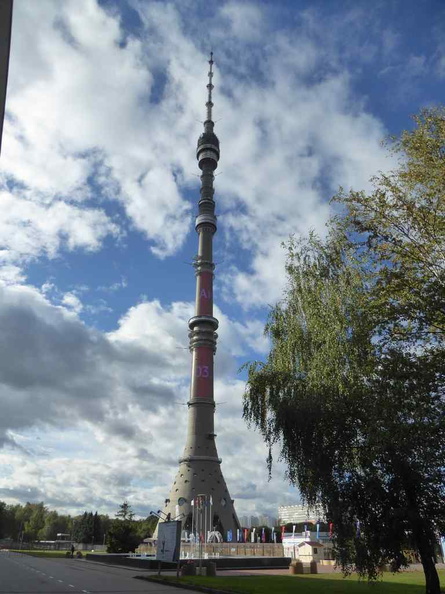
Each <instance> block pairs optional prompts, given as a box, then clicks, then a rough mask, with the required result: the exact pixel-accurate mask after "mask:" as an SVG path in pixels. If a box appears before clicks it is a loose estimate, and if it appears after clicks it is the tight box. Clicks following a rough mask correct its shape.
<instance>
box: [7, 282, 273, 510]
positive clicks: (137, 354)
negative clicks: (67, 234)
mask: <svg viewBox="0 0 445 594" xmlns="http://www.w3.org/2000/svg"><path fill="white" fill-rule="evenodd" d="M73 298H74V299H73ZM75 300H76V296H75V295H74V294H65V296H64V299H63V301H64V303H65V305H67V306H68V308H69V311H67V310H66V309H65V308H64V307H60V306H54V305H51V304H50V303H49V301H48V300H47V299H46V297H44V295H43V294H42V293H40V292H38V291H37V290H36V289H32V288H30V287H23V286H15V287H4V288H2V289H0V355H1V357H0V390H1V393H2V417H1V421H0V439H1V441H2V443H3V445H4V447H5V448H6V449H5V450H4V453H3V454H1V455H0V465H2V464H5V465H7V466H8V465H9V466H8V468H9V470H8V472H5V473H2V478H0V498H1V499H4V500H7V501H13V500H17V499H19V500H20V499H21V500H23V499H34V500H35V499H38V500H44V501H45V502H46V503H47V504H48V505H52V506H56V507H58V508H59V509H69V510H77V511H78V510H81V509H84V508H86V507H91V508H96V507H97V508H100V509H102V510H103V511H108V512H111V511H112V509H113V506H115V505H117V503H118V502H119V501H120V500H123V499H124V498H128V499H129V500H130V501H132V503H133V504H134V505H135V506H136V507H138V508H139V509H140V510H141V511H140V513H142V512H147V511H148V507H149V506H152V507H153V506H154V507H156V506H158V505H159V504H160V503H161V502H162V500H163V498H164V497H165V495H166V493H167V492H168V489H169V488H170V482H171V480H172V477H173V475H174V473H175V471H176V469H177V459H178V457H179V456H180V454H181V453H182V449H183V447H184V444H185V431H186V418H187V407H186V406H182V405H183V404H185V402H186V401H187V399H188V382H189V370H190V354H189V352H188V349H187V348H184V347H187V344H186V340H187V320H188V318H189V317H190V315H191V313H192V311H193V306H192V304H191V303H181V302H177V303H173V304H172V305H171V306H170V307H162V306H161V304H160V303H159V302H157V301H152V302H143V303H140V304H138V305H136V306H134V307H132V308H131V309H130V310H129V311H128V312H127V314H126V315H125V316H123V317H122V319H121V320H120V323H119V328H118V329H117V330H116V331H114V332H111V333H108V334H102V333H100V332H98V331H95V330H92V329H89V328H88V327H86V326H85V325H84V324H82V323H81V322H80V320H79V319H78V318H77V317H76V315H75V313H73V311H75V309H76V307H77V306H78V305H77V302H76V301H75ZM217 315H218V316H219V317H220V318H221V322H222V323H223V326H222V333H221V345H220V348H219V349H218V355H217V358H216V370H217V374H216V377H217V380H216V386H215V394H216V401H217V403H218V406H217V415H216V430H217V432H218V433H219V438H218V447H219V453H220V455H221V456H222V457H223V459H224V464H223V471H224V474H225V477H226V480H227V482H228V484H229V488H230V489H231V490H232V491H233V492H236V493H237V498H239V499H240V506H241V507H240V511H247V510H248V509H251V507H252V506H254V505H256V503H257V501H256V497H257V495H255V493H253V492H251V490H250V489H251V487H247V485H250V486H251V485H256V489H258V491H257V492H260V490H261V489H266V493H267V494H268V496H267V497H266V499H265V501H264V502H263V503H262V504H263V505H264V506H267V505H269V506H271V505H272V506H273V505H275V504H277V503H278V502H279V501H281V499H279V497H280V494H281V492H282V491H283V483H282V480H281V473H282V468H281V467H280V469H279V471H278V476H277V480H276V482H275V483H273V485H272V486H270V487H268V486H267V485H266V483H265V479H264V477H265V473H266V470H265V464H264V462H265V458H266V451H265V447H264V445H263V444H262V441H261V439H260V437H259V436H258V435H255V434H253V433H251V432H248V431H247V430H246V427H245V424H244V421H243V420H242V418H241V411H242V402H241V399H242V392H243V385H244V384H243V382H242V381H240V380H229V379H227V378H228V376H229V375H232V377H233V376H234V374H235V373H236V367H237V364H236V362H235V361H234V359H233V356H234V355H236V354H239V353H245V352H246V351H247V349H248V348H249V346H251V345H252V344H254V343H255V344H256V343H257V342H258V339H257V337H256V331H257V329H258V328H257V323H256V322H255V321H252V322H247V323H246V324H241V323H240V322H232V321H231V320H230V319H229V318H227V317H226V316H224V315H223V314H222V313H221V312H219V311H217ZM258 346H259V348H260V349H264V347H265V345H264V344H263V343H262V341H259V342H258ZM228 369H230V371H231V373H230V374H229V373H228V372H227V370H228ZM60 431H63V435H64V439H63V441H62V442H60V441H58V440H57V434H60ZM37 437H38V438H39V441H38V442H37V441H36V438H37ZM14 445H15V447H13V446H14ZM8 448H9V449H8ZM11 448H12V449H11ZM240 448H245V449H246V451H247V450H248V451H249V452H250V454H249V456H250V459H251V466H252V467H251V468H247V469H245V470H244V472H243V473H242V474H241V473H240V472H239V470H237V468H238V464H237V459H238V456H239V451H240ZM31 454H32V455H31ZM99 459H100V460H101V464H100V465H98V464H97V460H99ZM27 489H29V491H27Z"/></svg>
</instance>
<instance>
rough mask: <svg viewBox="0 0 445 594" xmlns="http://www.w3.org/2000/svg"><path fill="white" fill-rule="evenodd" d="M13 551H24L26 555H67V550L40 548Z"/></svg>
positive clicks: (13, 550)
mask: <svg viewBox="0 0 445 594" xmlns="http://www.w3.org/2000/svg"><path fill="white" fill-rule="evenodd" d="M11 552H12V553H23V554H24V555H31V556H32V557H53V558H55V557H66V551H42V550H40V549H29V550H28V549H22V550H19V549H11ZM70 552H71V551H70Z"/></svg>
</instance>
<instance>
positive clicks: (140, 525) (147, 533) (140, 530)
mask: <svg viewBox="0 0 445 594" xmlns="http://www.w3.org/2000/svg"><path fill="white" fill-rule="evenodd" d="M157 524H158V518H157V517H156V516H148V517H147V518H145V520H139V521H137V522H136V530H137V534H138V536H139V538H140V540H141V541H142V540H144V538H149V537H151V536H153V533H154V531H155V529H156V526H157Z"/></svg>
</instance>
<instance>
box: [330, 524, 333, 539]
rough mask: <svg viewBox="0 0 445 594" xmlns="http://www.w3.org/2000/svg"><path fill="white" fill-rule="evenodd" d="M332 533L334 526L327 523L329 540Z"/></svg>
mask: <svg viewBox="0 0 445 594" xmlns="http://www.w3.org/2000/svg"><path fill="white" fill-rule="evenodd" d="M333 531H334V524H333V523H332V522H329V538H332V533H333Z"/></svg>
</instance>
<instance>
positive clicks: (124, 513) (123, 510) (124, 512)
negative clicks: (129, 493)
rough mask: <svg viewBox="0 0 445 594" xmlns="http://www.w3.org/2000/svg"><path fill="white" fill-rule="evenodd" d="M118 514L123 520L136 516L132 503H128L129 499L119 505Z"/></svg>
mask: <svg viewBox="0 0 445 594" xmlns="http://www.w3.org/2000/svg"><path fill="white" fill-rule="evenodd" d="M116 516H117V517H118V518H121V519H122V520H130V521H131V520H133V518H134V513H133V510H132V509H131V505H130V504H129V503H128V501H124V502H123V503H121V505H120V506H119V511H118V512H117V514H116Z"/></svg>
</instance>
